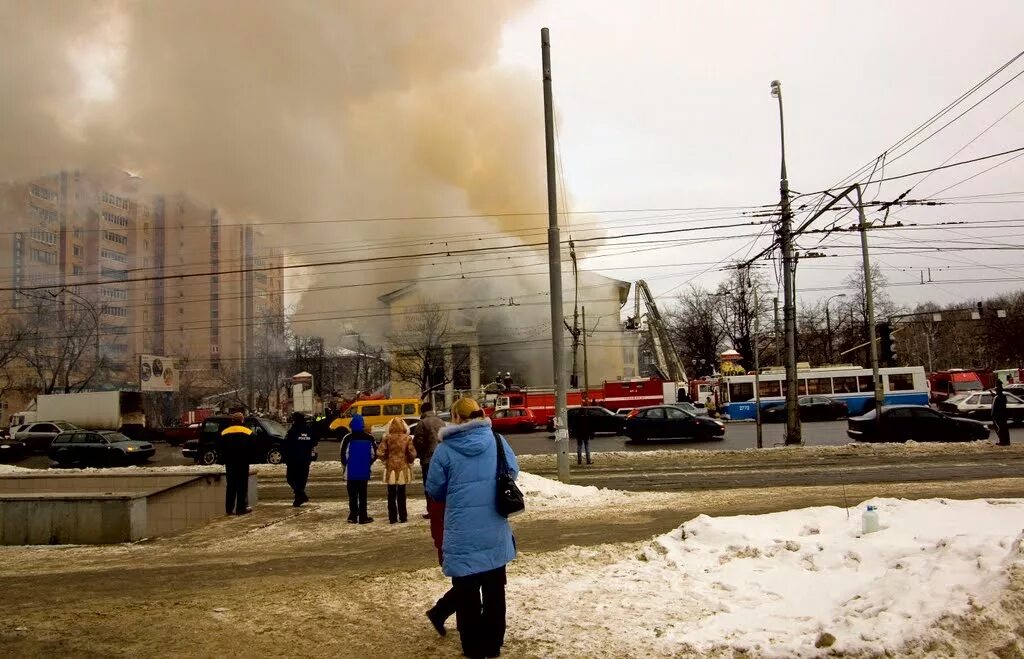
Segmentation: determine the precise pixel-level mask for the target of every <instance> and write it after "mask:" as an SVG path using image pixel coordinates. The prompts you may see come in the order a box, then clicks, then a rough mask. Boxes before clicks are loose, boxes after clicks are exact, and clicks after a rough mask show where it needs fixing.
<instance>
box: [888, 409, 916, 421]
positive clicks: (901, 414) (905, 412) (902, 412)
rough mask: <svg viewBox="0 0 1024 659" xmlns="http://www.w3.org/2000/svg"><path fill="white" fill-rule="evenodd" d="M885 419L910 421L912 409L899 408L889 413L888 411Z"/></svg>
mask: <svg viewBox="0 0 1024 659" xmlns="http://www.w3.org/2000/svg"><path fill="white" fill-rule="evenodd" d="M884 418H885V419H909V418H910V408H909V407H897V408H896V409H891V410H888V411H886V413H885V417H884Z"/></svg>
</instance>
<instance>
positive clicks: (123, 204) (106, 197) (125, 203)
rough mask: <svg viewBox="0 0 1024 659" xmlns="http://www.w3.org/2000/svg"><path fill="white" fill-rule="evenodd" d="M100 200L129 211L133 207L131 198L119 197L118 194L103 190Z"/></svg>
mask: <svg viewBox="0 0 1024 659" xmlns="http://www.w3.org/2000/svg"><path fill="white" fill-rule="evenodd" d="M100 201H102V202H103V203H105V204H110V205H111V206H116V207H117V208H120V209H122V210H126V211H128V210H131V209H132V202H131V200H130V199H126V198H125V197H118V196H117V195H112V194H110V193H109V192H101V193H100Z"/></svg>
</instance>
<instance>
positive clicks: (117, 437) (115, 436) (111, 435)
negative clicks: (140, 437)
mask: <svg viewBox="0 0 1024 659" xmlns="http://www.w3.org/2000/svg"><path fill="white" fill-rule="evenodd" d="M102 437H103V438H104V439H105V440H107V441H108V442H109V443H111V444H114V443H116V442H130V441H131V440H130V439H128V438H127V437H125V436H124V435H122V434H121V433H119V432H107V433H103V435H102Z"/></svg>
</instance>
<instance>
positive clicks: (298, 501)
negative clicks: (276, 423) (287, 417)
mask: <svg viewBox="0 0 1024 659" xmlns="http://www.w3.org/2000/svg"><path fill="white" fill-rule="evenodd" d="M319 441H320V437H319V434H318V433H317V429H316V428H315V427H313V426H311V425H309V424H308V423H307V422H306V415H305V414H303V413H302V412H296V413H294V414H292V427H291V428H289V429H288V433H287V434H285V436H284V446H283V447H282V448H283V449H284V451H283V452H284V461H285V464H287V465H288V469H287V471H286V472H285V473H286V476H285V479H286V480H287V481H288V486H289V487H291V488H292V492H294V493H295V501H293V502H292V505H293V506H295V507H296V508H298V507H299V506H301V505H302V504H304V503H306V502H307V501H309V497H308V496H307V495H306V482H307V481H308V480H309V463H310V462H312V461H313V455H314V451H315V449H316V445H317V443H318V442H319Z"/></svg>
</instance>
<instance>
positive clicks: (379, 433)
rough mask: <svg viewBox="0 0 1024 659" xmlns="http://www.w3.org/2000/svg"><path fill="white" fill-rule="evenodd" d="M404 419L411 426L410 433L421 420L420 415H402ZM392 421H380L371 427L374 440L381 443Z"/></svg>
mask: <svg viewBox="0 0 1024 659" xmlns="http://www.w3.org/2000/svg"><path fill="white" fill-rule="evenodd" d="M402 420H403V421H405V425H407V426H409V433H410V434H411V433H412V431H413V430H415V429H416V424H417V423H419V422H420V418H419V417H418V416H407V417H402ZM390 423H391V421H388V422H387V423H380V424H377V425H375V426H372V427H371V428H370V434H371V435H373V441H375V442H376V443H378V444H380V440H382V439H384V435H385V434H386V433H387V431H388V425H389V424H390Z"/></svg>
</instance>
